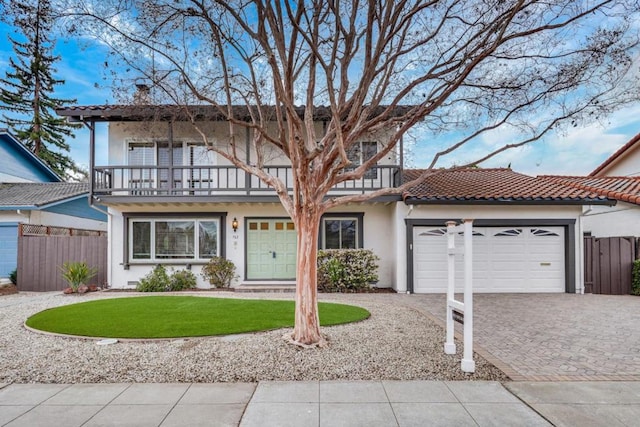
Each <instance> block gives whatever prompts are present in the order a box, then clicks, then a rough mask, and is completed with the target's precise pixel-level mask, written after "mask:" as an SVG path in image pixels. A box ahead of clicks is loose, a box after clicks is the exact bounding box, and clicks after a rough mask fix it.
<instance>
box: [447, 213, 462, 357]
mask: <svg viewBox="0 0 640 427" xmlns="http://www.w3.org/2000/svg"><path fill="white" fill-rule="evenodd" d="M446 224H447V267H448V270H449V276H448V282H447V317H446V318H447V335H446V341H445V343H444V352H445V354H456V343H455V341H454V340H453V329H454V326H453V313H452V310H453V308H452V307H451V301H453V298H454V287H455V285H456V276H455V272H456V254H455V246H456V243H455V237H456V234H455V228H456V223H455V221H447V223H446ZM465 345H466V344H465Z"/></svg>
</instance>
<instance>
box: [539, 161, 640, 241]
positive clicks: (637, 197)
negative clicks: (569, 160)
mask: <svg viewBox="0 0 640 427" xmlns="http://www.w3.org/2000/svg"><path fill="white" fill-rule="evenodd" d="M638 161H639V162H640V158H638ZM638 166H639V169H640V163H638ZM540 178H541V179H546V180H548V181H551V182H555V183H558V184H563V185H567V186H570V187H573V188H576V189H580V190H584V191H591V192H594V193H596V194H599V195H601V196H603V197H606V198H608V199H610V200H615V201H617V203H616V204H615V206H585V207H584V211H583V214H582V223H583V225H582V228H583V231H584V232H585V233H587V234H590V235H592V236H594V237H621V236H632V237H640V176H586V177H585V176H542V177H540Z"/></svg>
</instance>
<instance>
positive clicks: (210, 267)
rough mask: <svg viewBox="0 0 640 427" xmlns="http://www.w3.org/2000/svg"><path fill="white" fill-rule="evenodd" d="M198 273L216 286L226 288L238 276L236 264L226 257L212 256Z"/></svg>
mask: <svg viewBox="0 0 640 427" xmlns="http://www.w3.org/2000/svg"><path fill="white" fill-rule="evenodd" d="M200 275H201V276H202V277H203V278H204V279H205V280H207V281H209V283H210V284H211V285H212V286H215V287H216V288H228V287H229V286H230V285H231V281H232V280H234V279H235V278H237V277H238V275H236V266H235V264H234V263H233V262H232V261H229V260H228V259H226V258H221V257H217V256H216V257H213V258H211V260H209V262H208V263H207V264H205V265H204V266H203V267H202V271H201V272H200Z"/></svg>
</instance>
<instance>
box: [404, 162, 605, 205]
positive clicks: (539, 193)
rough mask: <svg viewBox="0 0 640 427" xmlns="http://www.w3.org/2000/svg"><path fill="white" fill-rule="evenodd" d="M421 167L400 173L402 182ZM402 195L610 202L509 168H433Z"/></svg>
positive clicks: (425, 199) (442, 199)
mask: <svg viewBox="0 0 640 427" xmlns="http://www.w3.org/2000/svg"><path fill="white" fill-rule="evenodd" d="M423 172H425V170H424V169H408V170H405V171H404V172H403V180H404V182H408V181H411V180H413V179H416V178H418V177H419V176H420V175H421V174H422V173H423ZM433 172H434V173H433V174H432V175H430V176H428V177H427V178H426V179H425V180H424V181H423V182H421V183H420V184H417V185H415V186H413V187H411V188H409V189H408V190H407V191H405V192H404V193H403V195H402V197H403V199H404V200H405V202H407V203H456V202H458V203H513V202H518V203H530V204H537V203H540V204H542V203H548V202H554V203H576V204H613V203H611V201H610V200H608V199H607V197H606V196H602V195H600V194H598V193H596V192H594V191H590V190H585V189H581V188H575V187H572V186H568V185H564V184H561V183H556V182H554V181H552V180H548V179H541V178H534V177H531V176H528V175H523V174H521V173H517V172H514V171H512V170H511V169H502V168H500V169H474V168H463V169H453V170H434V171H433Z"/></svg>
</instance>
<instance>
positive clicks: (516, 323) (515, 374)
mask: <svg viewBox="0 0 640 427" xmlns="http://www.w3.org/2000/svg"><path fill="white" fill-rule="evenodd" d="M401 298H402V299H403V300H404V302H406V303H408V304H409V305H412V306H413V307H415V308H418V309H420V310H423V311H427V312H428V313H431V314H432V315H434V316H435V317H436V318H438V319H440V320H442V321H444V315H445V296H444V295H440V294H438V295H407V296H402V297H401ZM459 299H462V296H459ZM457 327H459V326H457ZM460 330H461V328H460ZM474 342H475V343H476V344H477V345H478V346H480V347H482V349H483V350H484V352H485V353H489V356H493V357H494V358H497V359H498V360H499V361H501V362H503V363H504V364H506V365H507V366H506V367H505V366H500V363H499V362H498V363H496V365H498V367H500V368H503V370H505V371H506V372H505V373H507V374H508V375H509V376H510V377H511V378H512V379H514V380H563V379H564V380H570V379H574V380H580V379H585V380H588V379H591V380H598V379H600V380H605V379H609V380H623V379H627V380H640V297H635V296H631V295H623V296H614V295H591V294H587V295H575V294H476V295H475V296H474ZM488 358H489V359H491V357H488ZM504 368H506V369H504ZM509 368H510V369H509Z"/></svg>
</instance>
